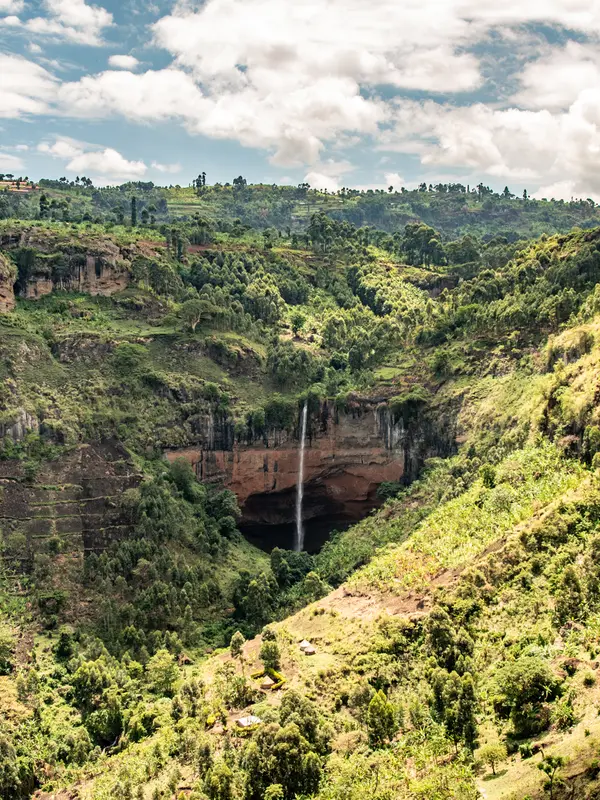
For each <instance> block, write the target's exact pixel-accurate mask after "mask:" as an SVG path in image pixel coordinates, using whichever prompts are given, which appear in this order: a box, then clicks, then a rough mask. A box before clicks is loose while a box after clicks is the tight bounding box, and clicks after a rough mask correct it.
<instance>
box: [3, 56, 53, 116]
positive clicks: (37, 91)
mask: <svg viewBox="0 0 600 800" xmlns="http://www.w3.org/2000/svg"><path fill="white" fill-rule="evenodd" d="M0 76H1V77H0V117H20V116H23V115H24V114H44V113H46V112H47V111H48V110H49V107H50V106H49V104H50V102H51V101H52V99H53V97H54V96H55V93H56V87H57V82H56V79H55V78H54V76H52V75H51V74H50V73H49V72H47V71H46V70H45V69H44V68H43V67H40V66H39V64H34V63H33V62H32V61H28V60H27V59H25V58H22V57H21V56H12V55H3V54H1V53H0Z"/></svg>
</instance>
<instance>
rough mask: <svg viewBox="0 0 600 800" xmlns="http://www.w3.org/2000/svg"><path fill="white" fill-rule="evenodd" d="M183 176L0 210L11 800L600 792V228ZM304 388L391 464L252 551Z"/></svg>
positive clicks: (1, 637) (0, 762) (437, 200)
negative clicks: (258, 496) (341, 519)
mask: <svg viewBox="0 0 600 800" xmlns="http://www.w3.org/2000/svg"><path fill="white" fill-rule="evenodd" d="M205 178H206V176H199V178H198V179H197V180H196V182H195V185H194V187H193V188H190V189H182V188H179V187H174V188H173V187H172V188H169V189H161V188H158V187H155V186H153V185H151V184H135V185H134V184H128V185H126V186H123V187H111V188H106V189H101V190H97V189H95V188H94V187H92V186H90V185H89V182H88V181H87V179H83V180H80V181H79V183H78V184H77V185H73V186H71V185H69V184H68V183H67V182H66V181H65V180H60V181H44V182H42V183H41V188H40V190H35V191H32V192H29V193H26V194H22V195H13V194H11V193H10V192H2V193H1V195H0V217H2V218H3V219H2V221H1V222H0V238H1V241H2V246H3V249H2V253H1V254H0V298H8V299H9V301H10V302H8V303H7V311H6V313H2V314H0V374H1V377H2V382H1V383H0V507H1V508H2V509H4V510H3V512H2V516H0V797H1V798H2V800H4V798H6V800H24V799H25V798H30V797H32V796H33V794H34V792H36V791H37V790H41V792H42V793H46V794H42V795H40V796H41V797H47V796H48V795H51V794H52V793H54V794H56V795H57V796H61V794H60V793H61V792H63V791H77V792H78V793H79V796H80V797H81V798H85V800H104V799H105V798H111V799H112V798H116V799H117V800H118V799H119V798H123V800H127V799H128V798H146V800H150V798H152V800H154V798H161V797H165V798H166V797H176V798H178V800H179V798H180V797H181V795H182V794H183V796H189V797H192V798H194V799H195V800H206V799H207V798H209V800H264V798H269V800H297V798H303V800H304V798H309V797H312V798H316V799H317V800H348V799H349V800H363V798H364V797H365V796H367V797H372V798H373V800H392V798H393V800H409V798H410V799H411V800H412V799H413V798H422V800H431V799H432V798H433V799H434V800H471V799H472V798H475V797H476V796H477V792H478V791H481V792H482V793H484V794H485V796H486V797H490V798H514V800H523V798H525V797H530V798H536V800H537V799H538V798H541V797H543V796H549V797H551V798H557V800H558V799H559V798H560V799H561V800H562V798H569V797H581V798H592V797H595V796H597V792H598V791H599V776H600V772H599V770H598V766H597V758H598V750H599V748H600V722H599V718H598V713H597V708H598V705H599V703H600V695H599V693H598V692H599V689H598V681H597V675H596V672H597V669H598V661H597V659H598V655H599V654H600V569H599V566H598V564H599V556H600V478H599V474H600V473H599V472H598V469H599V468H600V411H599V405H598V381H599V379H600V297H599V294H598V291H597V285H598V281H599V279H600V247H599V243H600V233H599V229H597V228H594V227H593V225H594V224H596V223H597V222H598V221H599V220H598V212H597V209H596V208H595V206H593V204H591V203H587V202H586V203H581V202H579V203H570V204H565V203H547V202H538V201H532V200H528V199H527V200H526V199H521V198H515V197H512V196H511V194H510V192H508V191H507V192H505V193H503V194H502V195H494V194H493V193H491V192H489V191H488V190H487V189H486V187H484V186H479V187H477V188H476V189H475V190H474V191H470V190H469V191H467V190H466V187H460V186H438V187H431V188H429V187H421V188H420V189H419V191H415V192H407V191H390V192H387V193H381V192H364V193H358V192H350V191H346V190H343V191H341V192H340V193H338V194H336V195H327V194H322V193H318V192H314V191H313V190H311V189H310V188H309V187H307V186H301V187H297V188H296V187H268V186H248V185H247V183H246V182H245V181H244V179H243V178H242V177H240V178H237V179H236V180H235V181H234V182H233V184H232V185H231V186H208V185H207V184H206V179H205ZM575 225H577V226H578V227H575V228H574V230H571V228H573V226H575ZM569 231H570V232H569ZM538 235H539V236H540V238H537V239H535V240H534V239H533V238H532V237H533V236H538ZM15 291H16V295H17V297H16V308H15V310H14V311H12V310H11V311H9V310H8V307H9V306H11V305H12V293H13V292H15ZM324 400H327V401H328V404H327V406H326V408H327V409H328V413H329V412H330V413H332V414H339V415H346V416H347V417H349V418H352V415H353V414H354V413H356V414H359V413H362V406H361V404H362V403H367V402H368V403H369V408H370V410H371V411H372V413H374V415H375V419H376V421H377V420H381V419H385V420H386V424H388V423H389V428H388V430H387V433H383V434H382V436H386V437H388V438H389V441H387V440H386V443H387V445H388V447H390V449H392V448H394V451H395V452H396V454H397V457H398V458H404V460H405V465H406V472H405V481H404V483H402V484H400V483H395V482H388V483H385V484H383V485H382V486H380V487H379V496H380V498H381V499H382V500H383V501H384V502H383V505H382V506H381V507H380V508H378V509H377V510H376V511H374V512H373V513H372V514H371V515H369V516H367V517H366V518H365V519H363V520H362V521H361V522H359V523H357V524H356V525H353V526H352V527H350V528H349V529H348V530H344V531H343V532H339V533H335V534H334V535H333V536H332V537H331V539H330V541H328V542H327V544H326V545H325V546H324V547H323V549H322V550H321V552H319V553H318V554H315V555H310V554H308V553H295V552H290V551H286V550H283V549H281V548H279V547H274V548H273V550H272V552H271V553H270V555H266V554H265V553H263V552H260V551H258V550H257V549H255V548H254V547H252V546H251V545H250V544H248V542H247V541H246V540H245V539H244V538H243V537H242V536H241V534H240V533H239V531H238V525H239V509H238V505H237V500H236V498H235V496H234V495H233V494H232V493H231V492H229V491H227V490H226V489H223V488H222V486H220V485H219V483H218V482H217V481H210V482H206V483H201V482H199V480H198V473H199V471H198V470H195V469H194V467H193V466H192V463H191V461H194V464H195V458H197V453H198V451H199V450H200V449H201V447H202V445H203V444H204V445H206V446H207V448H208V450H209V451H210V450H211V449H214V450H224V451H230V450H231V448H232V447H233V445H234V444H235V445H236V446H238V447H239V448H240V452H244V451H245V449H246V448H252V447H254V446H257V445H262V446H264V447H267V446H268V447H271V445H272V443H273V442H274V441H279V440H280V439H285V437H286V436H294V435H296V436H297V432H296V431H297V425H298V416H299V409H301V408H302V407H303V405H304V403H307V405H308V409H309V415H310V416H309V424H310V426H311V430H309V433H310V435H312V434H313V433H314V432H315V431H316V430H317V426H319V425H320V424H322V423H323V420H322V414H323V413H324V412H323V409H324V408H325V406H324V405H323V401H324ZM380 412H381V414H380ZM382 414H383V415H384V416H381V415H382ZM377 415H380V416H377ZM394 436H395V437H397V439H396V440H393V437H394ZM165 453H168V454H169V457H170V458H169V460H167V459H166V458H165ZM102 454H104V455H102ZM232 457H233V456H232ZM86 458H87V459H89V460H90V462H93V464H92V466H93V467H94V470H96V471H92V472H90V473H84V472H83V471H82V467H81V463H82V462H83V460H85V459H86ZM94 459H96V461H94ZM413 478H414V480H413ZM75 507H76V508H77V509H80V511H79V512H77V513H74V511H73V509H74V508H75ZM82 508H83V512H82V511H81V509H82ZM78 520H79V521H78ZM82 520H83V522H82ZM77 526H79V527H77ZM305 639H306V640H308V641H307V642H304V643H303V645H302V646H303V649H300V642H302V641H303V640H305ZM65 796H66V795H65Z"/></svg>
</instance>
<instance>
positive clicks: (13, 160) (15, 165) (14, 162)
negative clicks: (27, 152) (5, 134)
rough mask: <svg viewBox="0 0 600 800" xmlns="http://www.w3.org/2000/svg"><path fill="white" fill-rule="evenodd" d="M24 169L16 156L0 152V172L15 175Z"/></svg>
mask: <svg viewBox="0 0 600 800" xmlns="http://www.w3.org/2000/svg"><path fill="white" fill-rule="evenodd" d="M24 167H25V165H24V163H23V160H22V159H21V158H19V157H18V156H13V155H11V154H10V153H2V152H0V172H5V173H9V174H10V173H13V174H15V173H17V172H18V171H19V170H22V169H23V168H24Z"/></svg>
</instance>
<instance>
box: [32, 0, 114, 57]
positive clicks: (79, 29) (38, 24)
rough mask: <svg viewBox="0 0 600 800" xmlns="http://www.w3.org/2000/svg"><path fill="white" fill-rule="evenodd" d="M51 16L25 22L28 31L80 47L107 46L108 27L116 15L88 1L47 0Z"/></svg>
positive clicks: (45, 6)
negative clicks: (70, 42) (104, 40)
mask: <svg viewBox="0 0 600 800" xmlns="http://www.w3.org/2000/svg"><path fill="white" fill-rule="evenodd" d="M43 6H44V9H45V11H46V12H47V14H48V16H45V17H33V18H31V19H28V20H27V21H26V22H24V23H23V26H24V27H25V29H26V30H28V31H29V32H31V33H34V34H39V35H43V36H50V37H53V38H56V39H66V40H68V41H72V42H76V43H77V44H86V45H90V46H99V45H101V44H103V40H102V34H103V31H104V29H105V28H108V27H110V26H111V25H112V24H113V15H112V14H111V13H110V12H109V11H107V10H106V9H105V8H102V7H100V6H94V5H88V4H87V3H86V2H85V0H44V3H43Z"/></svg>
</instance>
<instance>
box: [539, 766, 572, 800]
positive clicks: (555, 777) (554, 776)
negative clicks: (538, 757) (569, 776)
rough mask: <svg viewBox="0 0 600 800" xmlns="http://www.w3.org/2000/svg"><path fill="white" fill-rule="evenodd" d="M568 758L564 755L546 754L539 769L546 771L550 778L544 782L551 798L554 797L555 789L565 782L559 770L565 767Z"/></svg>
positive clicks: (551, 799)
mask: <svg viewBox="0 0 600 800" xmlns="http://www.w3.org/2000/svg"><path fill="white" fill-rule="evenodd" d="M565 763H566V760H565V758H564V757H563V756H544V758H543V759H542V761H541V763H539V764H538V769H539V770H541V771H542V772H544V773H545V774H546V775H547V776H548V778H547V780H546V781H545V783H544V790H545V791H546V792H548V794H549V795H550V800H553V798H554V790H555V789H556V787H557V786H559V785H560V784H562V783H563V781H562V779H561V778H560V776H559V774H558V773H559V771H560V770H561V769H562V767H564V765H565Z"/></svg>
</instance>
